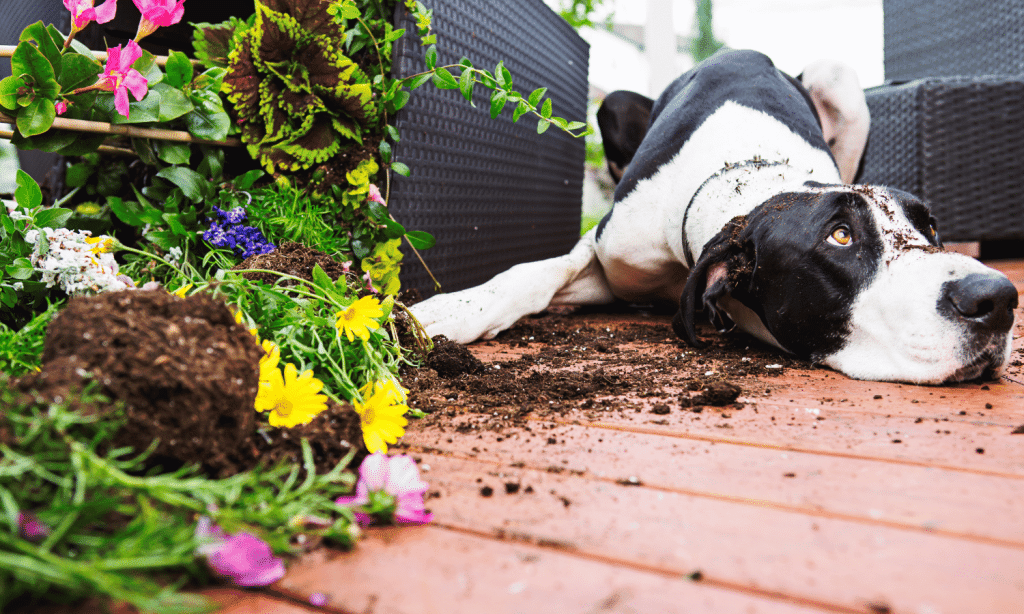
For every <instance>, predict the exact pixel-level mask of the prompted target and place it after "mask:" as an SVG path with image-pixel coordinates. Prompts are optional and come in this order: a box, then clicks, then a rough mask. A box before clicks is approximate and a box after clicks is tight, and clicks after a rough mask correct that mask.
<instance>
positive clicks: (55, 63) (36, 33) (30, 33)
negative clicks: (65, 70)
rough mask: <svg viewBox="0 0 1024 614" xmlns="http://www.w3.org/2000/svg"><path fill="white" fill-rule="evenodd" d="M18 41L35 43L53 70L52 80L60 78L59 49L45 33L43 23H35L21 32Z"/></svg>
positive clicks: (48, 34) (47, 33)
mask: <svg viewBox="0 0 1024 614" xmlns="http://www.w3.org/2000/svg"><path fill="white" fill-rule="evenodd" d="M19 40H20V41H35V42H36V44H37V45H38V49H39V51H40V52H41V53H42V54H43V56H44V57H45V58H46V60H47V61H48V62H49V63H50V66H51V67H52V68H53V73H54V78H55V79H57V78H60V73H61V57H60V48H59V47H58V46H57V45H56V44H55V43H54V42H53V38H51V37H50V33H49V32H47V31H46V26H44V25H43V22H41V21H37V22H35V23H34V24H32V25H30V26H28V27H27V28H25V29H24V30H22V31H21V37H20V38H19Z"/></svg>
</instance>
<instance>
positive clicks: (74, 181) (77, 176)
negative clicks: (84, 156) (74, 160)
mask: <svg viewBox="0 0 1024 614" xmlns="http://www.w3.org/2000/svg"><path fill="white" fill-rule="evenodd" d="M95 170H96V167H95V166H93V165H92V164H88V163H86V162H79V163H78V164H72V165H71V166H69V167H68V171H67V173H66V174H65V175H64V185H66V186H68V187H69V188H80V187H82V186H84V185H85V184H86V183H87V182H88V181H89V177H91V176H92V174H93V172H94V171H95Z"/></svg>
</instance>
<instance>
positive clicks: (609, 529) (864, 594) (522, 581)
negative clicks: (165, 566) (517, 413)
mask: <svg viewBox="0 0 1024 614" xmlns="http://www.w3.org/2000/svg"><path fill="white" fill-rule="evenodd" d="M997 266H999V268H1002V269H1003V270H1004V271H1005V272H1007V273H1008V274H1009V275H1010V276H1011V278H1012V279H1013V280H1014V282H1015V283H1016V284H1017V286H1018V289H1024V265H1021V264H1017V263H997ZM1022 316H1024V313H1021V312H1020V311H1019V312H1018V322H1021V321H1024V317H1022ZM661 324H665V325H667V319H665V320H664V321H663V322H661ZM1022 332H1024V329H1022V328H1021V327H1020V325H1018V339H1017V340H1016V341H1015V347H1016V348H1017V350H1018V351H1015V354H1014V358H1015V359H1018V360H1019V359H1021V358H1024V355H1022V353H1021V352H1020V351H1019V350H1021V349H1022V347H1024V339H1021V338H1020V335H1021V333H1022ZM473 351H474V353H476V354H478V355H480V356H481V357H483V358H484V359H485V360H496V359H501V358H502V353H503V352H512V351H513V350H512V349H511V348H507V347H502V346H500V345H498V346H495V345H487V344H478V345H475V346H473ZM520 351H522V350H520ZM761 383H763V384H764V385H765V386H766V387H768V386H770V390H771V393H770V394H769V395H767V396H754V397H750V398H743V397H741V399H740V400H741V401H744V402H745V403H746V407H745V408H744V409H743V411H737V412H735V413H733V414H732V416H730V419H729V420H728V421H727V422H726V421H724V420H716V419H713V418H714V416H711V415H705V416H704V417H705V419H703V420H695V419H693V415H692V414H689V413H688V412H684V411H674V412H672V413H671V414H669V415H666V416H652V414H651V413H650V412H647V411H643V412H638V413H626V414H621V413H619V414H613V415H609V417H608V418H607V419H604V418H602V419H600V420H596V419H592V418H589V417H587V416H585V415H584V413H583V412H580V413H579V415H578V416H576V415H572V414H569V415H564V416H563V417H561V418H542V417H530V418H529V419H530V420H531V422H530V424H531V425H532V427H533V429H532V430H533V431H534V432H536V433H538V434H540V433H542V434H543V436H534V437H520V436H507V437H502V436H501V434H499V433H495V432H490V431H485V432H481V433H480V434H479V435H478V434H475V433H471V434H466V435H462V436H460V435H455V436H453V434H452V433H451V431H440V430H437V429H436V428H424V427H422V426H414V427H412V428H410V430H409V433H408V434H407V436H406V438H405V441H406V443H407V444H408V447H407V451H408V452H409V453H411V454H414V455H415V456H416V457H418V458H419V459H421V467H422V468H423V469H424V471H425V473H424V478H425V479H426V480H427V481H428V482H429V483H430V484H431V489H432V491H434V492H435V493H436V495H437V496H436V497H435V498H432V499H431V500H430V501H429V504H428V505H429V507H430V508H431V509H432V511H433V512H434V514H435V522H433V523H432V524H431V525H429V526H425V527H416V528H401V529H385V530H371V531H370V532H369V533H368V536H367V538H366V539H364V540H363V541H361V542H360V543H359V545H358V546H357V548H356V549H355V550H354V551H353V552H351V553H340V552H331V551H318V552H314V553H312V554H311V555H308V556H307V557H306V558H305V559H303V560H301V561H299V562H297V563H295V564H293V565H292V566H291V567H290V569H289V571H288V574H287V576H286V577H285V578H284V579H283V580H281V581H280V582H279V583H277V584H276V585H275V586H273V587H271V588H270V590H269V592H264V593H261V594H253V593H242V592H238V591H231V590H221V591H218V592H217V597H218V599H219V600H221V602H222V603H224V604H225V607H224V609H223V612H225V613H232V614H235V613H241V612H267V613H271V612H274V613H291V612H301V611H308V610H309V609H310V608H309V606H308V605H307V604H308V603H309V597H310V595H312V594H313V593H322V594H323V595H325V596H326V597H327V599H328V606H326V608H325V609H326V610H328V611H334V612H352V613H362V612H380V613H385V612H387V613H400V612H408V613H410V614H433V613H444V614H454V613H458V612H466V613H473V614H478V613H481V612H484V613H489V614H490V613H505V612H508V613H512V612H560V613H561V612H651V613H664V612H686V613H700V612H714V613H731V612H736V613H751V612H758V613H769V612H771V613H794V614H795V613H797V612H799V613H804V614H812V613H820V612H843V613H846V612H858V613H868V614H871V613H875V614H878V613H884V612H900V613H907V614H940V613H949V614H952V613H957V614H964V613H975V612H976V613H986V614H991V613H1011V612H1024V434H1013V432H1014V430H1015V429H1016V428H1017V427H1021V426H1022V425H1024V368H1022V367H1020V366H1015V367H1012V368H1011V369H1010V371H1009V373H1008V374H1007V376H1006V377H1004V378H1003V379H1002V380H1001V381H999V382H990V383H988V384H982V383H971V384H963V385H957V386H947V387H921V386H911V385H901V384H883V383H877V382H860V381H853V380H849V379H847V378H845V377H843V376H841V375H839V374H836V373H833V372H830V371H826V370H817V369H816V370H811V369H807V370H796V369H790V370H788V371H787V373H786V374H785V375H783V376H780V377H774V378H770V380H767V379H766V380H765V381H763V382H761ZM652 417H653V418H664V419H663V420H652ZM548 438H553V439H554V440H555V441H556V442H559V443H560V442H563V441H564V442H565V444H564V445H548V441H547V439H548ZM506 485H507V486H506ZM485 487H489V488H490V489H491V490H492V491H493V492H492V494H490V495H489V496H485V494H486V492H487V491H486V490H485Z"/></svg>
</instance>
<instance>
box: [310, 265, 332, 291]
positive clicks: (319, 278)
mask: <svg viewBox="0 0 1024 614" xmlns="http://www.w3.org/2000/svg"><path fill="white" fill-rule="evenodd" d="M313 283H314V284H316V285H317V286H319V287H320V288H321V289H322V290H326V291H328V292H330V291H332V290H334V280H333V279H331V277H330V275H328V274H327V273H325V272H324V270H323V269H322V268H320V265H319V264H314V265H313ZM332 294H333V292H332Z"/></svg>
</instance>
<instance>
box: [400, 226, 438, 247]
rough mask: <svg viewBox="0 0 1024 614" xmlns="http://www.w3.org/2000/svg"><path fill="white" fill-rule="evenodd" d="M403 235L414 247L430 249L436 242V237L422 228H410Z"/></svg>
mask: <svg viewBox="0 0 1024 614" xmlns="http://www.w3.org/2000/svg"><path fill="white" fill-rule="evenodd" d="M405 236H406V238H407V239H409V243H410V244H411V245H412V246H413V247H415V248H416V249H430V248H431V247H434V245H436V244H437V239H435V238H434V235H432V234H430V233H429V232H424V231H422V230H410V231H409V232H407V233H405Z"/></svg>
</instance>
